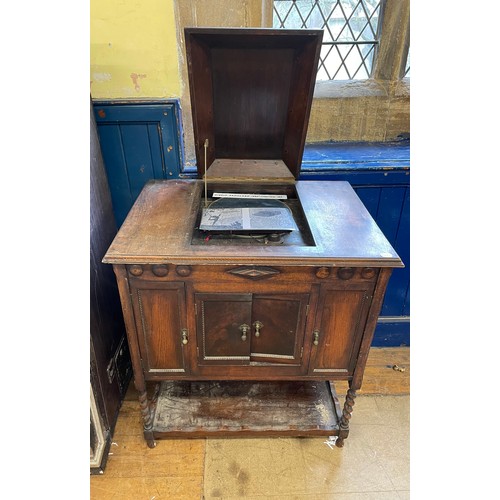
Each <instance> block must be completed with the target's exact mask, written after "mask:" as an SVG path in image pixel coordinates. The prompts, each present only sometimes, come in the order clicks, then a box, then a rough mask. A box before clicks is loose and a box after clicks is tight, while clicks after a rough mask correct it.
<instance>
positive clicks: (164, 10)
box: [90, 0, 181, 99]
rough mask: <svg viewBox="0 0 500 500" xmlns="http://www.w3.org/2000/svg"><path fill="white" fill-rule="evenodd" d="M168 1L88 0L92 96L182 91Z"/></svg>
mask: <svg viewBox="0 0 500 500" xmlns="http://www.w3.org/2000/svg"><path fill="white" fill-rule="evenodd" d="M175 26H176V24H175V17H174V4H173V0H142V1H141V0H91V2H90V92H91V95H92V98H93V99H135V98H140V99H145V98H168V97H179V96H180V95H181V80H180V78H181V77H180V72H179V62H178V51H177V37H176V27H175Z"/></svg>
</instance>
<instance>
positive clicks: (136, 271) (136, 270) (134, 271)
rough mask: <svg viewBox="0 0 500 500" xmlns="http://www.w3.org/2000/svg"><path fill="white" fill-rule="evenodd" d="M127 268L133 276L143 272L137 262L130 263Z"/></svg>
mask: <svg viewBox="0 0 500 500" xmlns="http://www.w3.org/2000/svg"><path fill="white" fill-rule="evenodd" d="M128 270H129V272H130V274H132V275H133V276H140V275H141V274H142V272H143V269H142V266H140V265H139V264H132V265H131V266H130V267H129V268H128Z"/></svg>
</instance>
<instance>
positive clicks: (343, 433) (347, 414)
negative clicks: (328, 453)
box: [335, 389, 356, 448]
mask: <svg viewBox="0 0 500 500" xmlns="http://www.w3.org/2000/svg"><path fill="white" fill-rule="evenodd" d="M355 397H356V391H355V390H354V389H349V390H348V391H347V394H346V397H345V403H344V409H343V410H342V417H341V418H340V424H339V437H338V438H337V441H336V442H335V444H336V445H337V446H338V447H339V448H342V446H344V439H345V438H346V437H347V436H348V435H349V420H350V419H351V413H352V407H353V406H354V398H355Z"/></svg>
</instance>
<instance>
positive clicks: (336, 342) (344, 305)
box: [310, 287, 369, 373]
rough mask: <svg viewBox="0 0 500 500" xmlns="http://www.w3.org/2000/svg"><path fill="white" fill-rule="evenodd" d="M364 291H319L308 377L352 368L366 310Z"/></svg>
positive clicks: (341, 371)
mask: <svg viewBox="0 0 500 500" xmlns="http://www.w3.org/2000/svg"><path fill="white" fill-rule="evenodd" d="M368 298H369V295H368V292H367V290H342V291H340V290H335V289H331V288H330V289H329V288H327V287H325V288H323V289H322V291H321V295H320V300H319V307H318V315H317V318H316V328H315V331H316V332H317V340H318V345H313V348H312V351H311V368H310V373H328V372H332V373H347V372H349V373H350V372H351V371H352V370H353V368H354V364H355V360H356V356H357V352H358V349H359V342H360V340H361V333H362V331H363V328H364V324H365V322H366V317H367V314H368V306H369V300H368ZM313 340H314V338H313Z"/></svg>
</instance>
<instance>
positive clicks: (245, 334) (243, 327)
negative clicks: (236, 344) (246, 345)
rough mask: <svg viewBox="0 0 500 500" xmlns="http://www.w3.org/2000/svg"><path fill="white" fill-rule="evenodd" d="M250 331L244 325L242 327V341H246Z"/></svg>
mask: <svg viewBox="0 0 500 500" xmlns="http://www.w3.org/2000/svg"><path fill="white" fill-rule="evenodd" d="M248 330H250V327H249V326H248V325H247V324H245V323H243V324H242V325H240V331H241V340H243V341H245V340H246V339H247V332H248Z"/></svg>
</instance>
